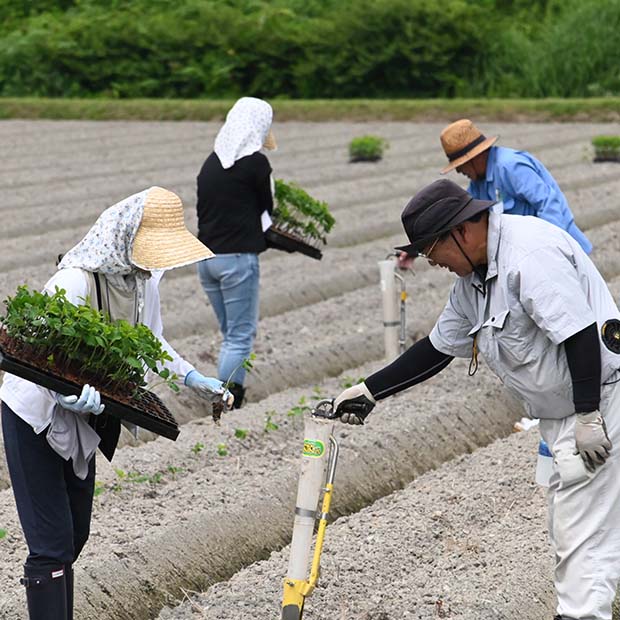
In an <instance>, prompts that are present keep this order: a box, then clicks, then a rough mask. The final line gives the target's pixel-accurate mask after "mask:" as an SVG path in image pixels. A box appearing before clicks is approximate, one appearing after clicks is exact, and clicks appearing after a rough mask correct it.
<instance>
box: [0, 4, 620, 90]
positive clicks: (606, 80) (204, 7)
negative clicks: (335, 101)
mask: <svg viewBox="0 0 620 620" xmlns="http://www.w3.org/2000/svg"><path fill="white" fill-rule="evenodd" d="M619 27H620V2H619V0H581V1H578V0H441V1H440V2H439V1H437V0H175V2H170V0H0V95H4V96H54V97H68V96H82V97H83V96H86V97H89V96H108V97H187V98H192V97H226V98H231V97H237V96H240V95H246V94H251V95H255V96H260V97H268V98H274V97H295V98H298V97H302V98H332V97H338V98H345V97H365V98H371V97H390V98H394V97H451V96H506V97H508V96H515V97H544V96H589V95H605V94H620V62H619V61H620V46H618V45H617V44H616V40H617V33H618V31H619Z"/></svg>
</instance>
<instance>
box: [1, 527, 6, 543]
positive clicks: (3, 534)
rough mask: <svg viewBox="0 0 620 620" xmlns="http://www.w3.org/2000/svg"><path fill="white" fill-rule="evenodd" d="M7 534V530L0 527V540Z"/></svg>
mask: <svg viewBox="0 0 620 620" xmlns="http://www.w3.org/2000/svg"><path fill="white" fill-rule="evenodd" d="M7 534H8V532H7V531H6V530H4V529H1V528H0V540H2V539H3V538H6V535H7Z"/></svg>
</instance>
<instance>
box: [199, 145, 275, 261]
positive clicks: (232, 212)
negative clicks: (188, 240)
mask: <svg viewBox="0 0 620 620" xmlns="http://www.w3.org/2000/svg"><path fill="white" fill-rule="evenodd" d="M270 174H271V166H270V165H269V160H268V159H267V158H266V157H265V155H263V154H262V153H261V152H259V151H257V152H256V153H252V155H248V156H247V157H242V158H241V159H238V160H237V161H236V162H235V164H234V165H233V166H232V167H231V168H228V169H226V170H225V169H224V168H222V164H221V163H220V160H219V158H218V156H217V155H216V154H215V153H211V155H209V157H207V159H206V161H205V163H204V164H203V165H202V168H201V170H200V173H199V174H198V179H197V181H198V203H197V206H196V210H197V212H198V238H199V239H200V241H202V242H203V243H204V244H205V245H206V246H207V247H209V248H210V249H211V250H212V251H213V252H215V253H216V254H232V253H236V252H252V253H259V252H263V251H264V250H265V249H266V248H267V246H266V245H265V239H264V236H263V230H262V227H261V214H262V213H263V211H268V212H269V213H271V212H272V210H273V197H272V195H271V185H270V180H269V175H270Z"/></svg>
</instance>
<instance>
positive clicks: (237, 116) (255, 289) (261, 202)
mask: <svg viewBox="0 0 620 620" xmlns="http://www.w3.org/2000/svg"><path fill="white" fill-rule="evenodd" d="M272 120H273V111H272V109H271V106H270V105H269V104H268V103H267V102H266V101H263V100H262V99H256V98H255V97H242V98H241V99H239V100H238V101H237V102H236V103H235V105H234V106H233V107H232V108H231V109H230V111H229V112H228V114H227V116H226V122H225V123H224V125H223V126H222V128H221V129H220V131H219V132H218V134H217V137H216V138H215V146H214V150H213V152H212V153H211V154H210V155H209V157H207V159H206V161H205V162H204V164H203V166H202V168H201V170H200V173H199V174H198V180H197V181H198V202H197V212H198V238H199V239H200V240H201V241H202V242H203V243H205V244H207V245H208V246H209V247H210V248H212V249H213V251H214V252H215V253H216V254H217V256H216V257H215V258H214V259H213V260H209V261H202V262H201V263H199V264H198V275H199V277H200V283H201V285H202V288H203V289H204V291H205V293H206V294H207V296H208V298H209V301H210V302H211V306H212V307H213V310H214V312H215V314H216V316H217V319H218V322H219V326H220V330H221V332H222V336H223V342H222V346H221V349H220V354H219V360H218V377H219V378H220V379H221V380H222V381H227V382H228V384H229V389H230V391H231V392H232V393H233V394H234V396H235V405H234V406H235V407H241V404H242V402H243V398H244V395H245V388H244V386H243V384H244V379H245V368H244V367H243V361H244V360H245V359H246V358H247V357H248V355H250V352H251V351H252V345H253V343H254V337H255V336H256V328H257V324H258V300H259V260H258V255H259V254H260V253H261V252H263V251H265V250H266V249H267V246H266V244H265V238H264V234H263V231H264V230H265V229H266V228H267V227H268V225H269V224H270V223H271V221H270V219H269V214H271V212H272V210H273V179H272V177H271V166H270V164H269V160H268V159H267V157H266V156H265V155H264V154H263V153H262V152H261V150H262V149H263V148H265V149H269V150H273V149H275V148H276V142H275V139H274V137H273V133H272V131H271V124H272ZM265 222H266V223H265Z"/></svg>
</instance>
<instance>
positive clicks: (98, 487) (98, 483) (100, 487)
mask: <svg viewBox="0 0 620 620" xmlns="http://www.w3.org/2000/svg"><path fill="white" fill-rule="evenodd" d="M104 491H105V484H103V482H101V481H100V480H96V481H95V491H94V496H95V497H98V496H99V495H101V494H102V493H103V492H104Z"/></svg>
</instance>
